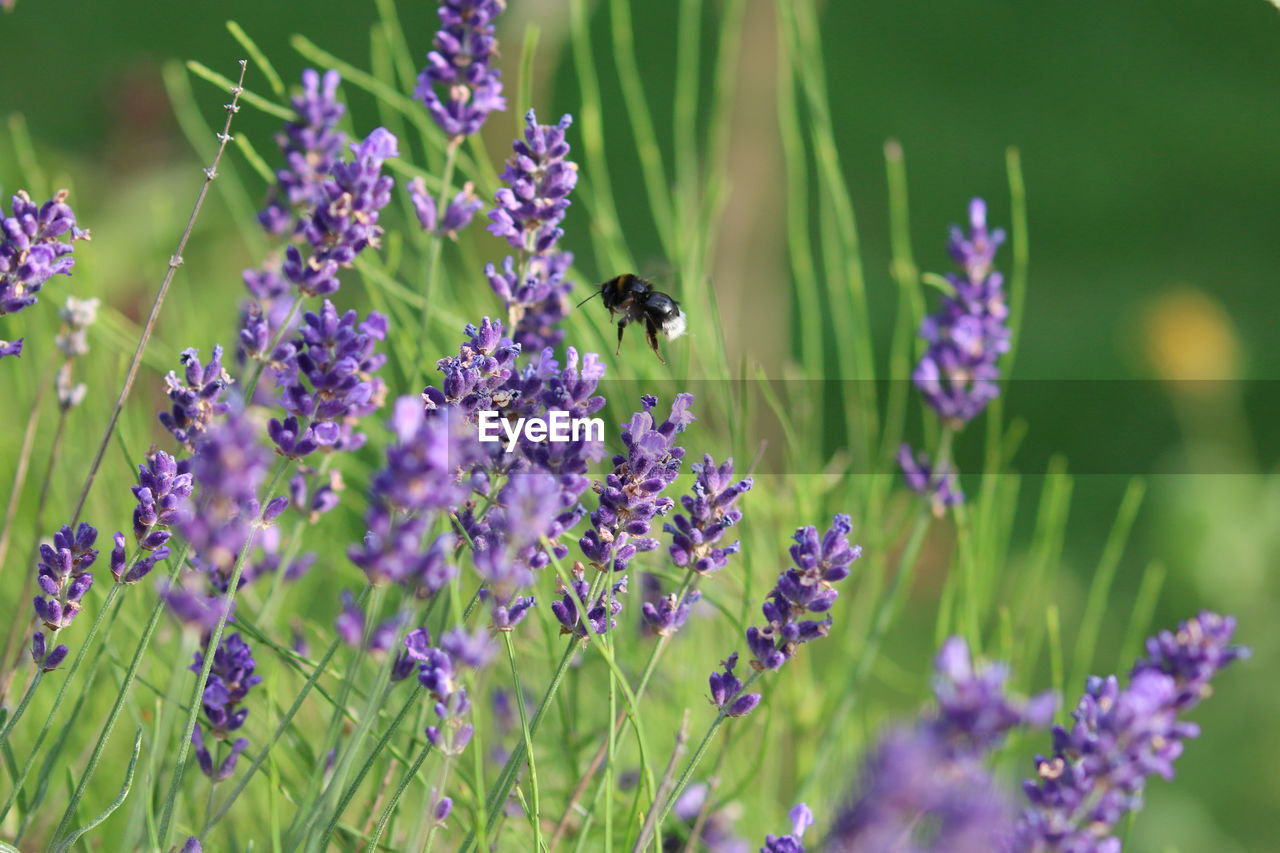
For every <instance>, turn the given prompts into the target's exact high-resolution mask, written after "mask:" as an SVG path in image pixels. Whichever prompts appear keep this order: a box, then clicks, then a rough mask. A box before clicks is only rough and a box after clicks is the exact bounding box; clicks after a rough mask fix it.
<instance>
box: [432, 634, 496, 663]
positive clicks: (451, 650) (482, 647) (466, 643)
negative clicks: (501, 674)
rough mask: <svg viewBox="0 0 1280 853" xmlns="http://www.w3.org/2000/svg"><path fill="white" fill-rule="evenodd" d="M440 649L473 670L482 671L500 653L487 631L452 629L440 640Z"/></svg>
mask: <svg viewBox="0 0 1280 853" xmlns="http://www.w3.org/2000/svg"><path fill="white" fill-rule="evenodd" d="M440 648H442V649H444V650H445V651H446V652H448V654H449V656H450V657H452V658H453V659H454V660H456V661H457V662H458V663H460V664H462V665H463V666H465V667H469V668H471V669H482V668H484V667H485V666H487V665H488V664H489V661H491V660H493V656H494V655H496V654H497V653H498V649H497V646H495V645H494V644H493V640H492V638H490V636H489V633H488V632H487V631H484V630H481V629H477V630H475V631H468V630H467V629H465V628H451V629H450V630H448V631H446V632H445V633H444V636H443V637H441V638H440Z"/></svg>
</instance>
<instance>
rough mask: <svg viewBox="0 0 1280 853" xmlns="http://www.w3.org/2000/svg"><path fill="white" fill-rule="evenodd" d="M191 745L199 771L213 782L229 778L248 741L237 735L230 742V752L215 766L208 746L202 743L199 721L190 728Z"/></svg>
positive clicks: (202, 737) (201, 730)
mask: <svg viewBox="0 0 1280 853" xmlns="http://www.w3.org/2000/svg"><path fill="white" fill-rule="evenodd" d="M191 745H192V746H193V747H195V750H196V763H197V764H199V765H200V772H201V773H203V774H204V775H206V776H208V777H209V778H210V779H211V780H212V781H213V782H214V783H217V782H225V781H227V780H228V779H230V778H231V774H233V773H235V772H236V762H237V761H239V760H240V753H242V752H244V751H245V748H246V747H247V746H249V741H248V740H246V739H245V738H242V737H239V738H236V739H235V741H234V742H233V743H232V744H231V752H229V753H227V756H226V757H225V758H223V759H222V761H221V762H220V763H219V764H218V765H217V766H216V767H215V766H214V764H213V755H212V754H211V753H210V752H209V747H207V746H205V743H204V730H203V726H202V725H201V724H200V723H197V724H196V726H195V728H193V729H192V730H191Z"/></svg>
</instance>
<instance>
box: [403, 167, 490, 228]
mask: <svg viewBox="0 0 1280 853" xmlns="http://www.w3.org/2000/svg"><path fill="white" fill-rule="evenodd" d="M409 200H410V201H411V202H413V210H414V213H416V214H417V216H418V224H419V225H421V226H422V230H423V231H426V232H427V233H428V234H434V235H436V236H441V235H443V236H446V237H449V238H450V239H454V238H456V237H457V236H458V232H459V231H461V230H462V229H463V228H466V227H467V226H468V225H470V224H471V220H472V219H473V218H474V217H475V215H476V212H477V211H479V210H480V208H482V207H484V203H483V202H482V201H480V199H479V198H478V197H477V196H476V193H475V187H474V186H473V185H472V184H471V183H470V182H467V183H466V184H463V186H462V189H461V190H459V191H458V193H457V194H456V195H455V196H454V197H453V200H452V201H450V202H449V204H448V205H447V206H446V207H445V210H444V217H443V218H441V217H440V216H439V214H438V212H437V209H436V207H437V205H436V200H435V198H433V197H432V195H431V193H429V192H427V185H426V183H424V182H423V180H422V178H414V179H413V180H412V181H410V182H409Z"/></svg>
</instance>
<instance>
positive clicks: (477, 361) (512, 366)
mask: <svg viewBox="0 0 1280 853" xmlns="http://www.w3.org/2000/svg"><path fill="white" fill-rule="evenodd" d="M462 333H463V334H464V335H466V336H467V339H466V340H465V341H463V342H462V345H461V346H460V347H459V348H458V354H457V355H456V356H452V355H451V356H446V357H444V358H442V359H440V360H439V361H438V362H436V369H437V370H439V371H440V372H441V373H443V374H444V381H443V382H441V383H440V385H441V387H439V388H436V387H435V386H428V387H427V388H426V389H424V390H423V392H422V400H423V404H424V405H425V406H426V408H427V409H428V410H429V411H434V410H442V409H454V410H457V411H459V412H461V413H462V414H463V415H464V416H465V417H466V418H467V419H468V420H471V421H474V420H476V417H477V413H478V412H480V411H499V412H500V411H501V410H503V409H506V408H508V407H509V406H510V405H511V404H512V403H513V402H514V401H515V399H516V390H515V389H513V388H511V387H509V386H510V384H511V380H512V377H513V376H515V373H516V359H517V358H518V357H519V356H520V352H521V348H520V345H519V344H516V343H512V341H511V339H510V338H508V337H506V336H505V335H503V334H502V323H501V321H498V320H490V319H489V318H488V317H485V318H483V319H482V320H481V321H480V325H479V326H478V327H477V326H476V325H475V324H474V323H468V324H467V326H466V328H465V329H463V330H462Z"/></svg>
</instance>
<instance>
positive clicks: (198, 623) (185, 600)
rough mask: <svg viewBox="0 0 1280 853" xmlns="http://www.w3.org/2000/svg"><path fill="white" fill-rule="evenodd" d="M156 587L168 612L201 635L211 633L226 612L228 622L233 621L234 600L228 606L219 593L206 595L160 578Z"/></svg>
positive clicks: (204, 635)
mask: <svg viewBox="0 0 1280 853" xmlns="http://www.w3.org/2000/svg"><path fill="white" fill-rule="evenodd" d="M158 588H159V591H160V597H161V598H162V599H163V600H164V603H165V604H166V605H168V607H169V612H170V613H172V614H173V615H174V617H175V618H177V620H178V621H179V622H182V623H183V624H185V625H189V626H191V627H192V628H196V629H197V630H199V632H200V635H201V636H202V637H208V636H209V635H210V634H212V633H213V631H214V629H215V628H216V627H217V626H218V622H219V621H220V620H221V619H222V615H223V614H224V613H226V614H227V621H228V622H233V621H235V620H234V619H232V616H231V614H232V613H234V611H235V602H234V601H232V602H231V606H230V608H228V607H227V604H226V601H225V599H224V598H223V596H221V595H208V594H206V593H203V592H200V591H197V590H194V589H192V588H191V587H189V586H187V585H177V584H171V583H169V582H168V581H166V580H161V581H160V583H159V585H158Z"/></svg>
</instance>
